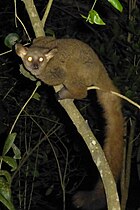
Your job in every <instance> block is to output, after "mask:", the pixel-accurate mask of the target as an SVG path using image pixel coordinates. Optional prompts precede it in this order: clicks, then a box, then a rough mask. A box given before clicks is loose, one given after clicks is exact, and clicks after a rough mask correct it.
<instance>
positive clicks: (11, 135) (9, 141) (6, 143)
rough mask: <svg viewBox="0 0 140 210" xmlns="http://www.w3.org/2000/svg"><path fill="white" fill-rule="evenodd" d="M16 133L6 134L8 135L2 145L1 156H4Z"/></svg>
mask: <svg viewBox="0 0 140 210" xmlns="http://www.w3.org/2000/svg"><path fill="white" fill-rule="evenodd" d="M16 135H17V134H16V133H11V134H9V135H8V137H7V139H6V141H5V144H4V147H3V152H2V156H5V155H6V153H7V152H8V151H9V150H10V148H11V147H12V145H13V142H14V140H15V138H16Z"/></svg>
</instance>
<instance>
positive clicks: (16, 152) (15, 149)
mask: <svg viewBox="0 0 140 210" xmlns="http://www.w3.org/2000/svg"><path fill="white" fill-rule="evenodd" d="M12 149H13V152H14V157H13V158H14V159H16V160H17V159H18V160H19V159H21V152H20V150H19V148H18V147H17V146H16V145H15V144H13V145H12Z"/></svg>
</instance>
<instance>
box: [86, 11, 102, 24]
mask: <svg viewBox="0 0 140 210" xmlns="http://www.w3.org/2000/svg"><path fill="white" fill-rule="evenodd" d="M87 20H89V22H90V23H91V24H94V23H95V24H97V25H105V23H104V21H103V20H102V19H101V18H100V16H99V14H98V13H97V12H96V11H95V10H90V11H89V15H88V19H87Z"/></svg>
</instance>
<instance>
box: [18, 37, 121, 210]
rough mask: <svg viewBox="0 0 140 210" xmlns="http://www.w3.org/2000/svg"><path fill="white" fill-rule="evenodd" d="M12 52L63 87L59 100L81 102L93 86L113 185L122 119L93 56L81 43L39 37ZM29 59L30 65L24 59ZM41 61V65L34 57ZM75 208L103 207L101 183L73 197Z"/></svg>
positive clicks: (45, 78)
mask: <svg viewBox="0 0 140 210" xmlns="http://www.w3.org/2000/svg"><path fill="white" fill-rule="evenodd" d="M16 52H17V54H18V55H19V56H20V57H21V58H22V60H23V63H24V65H25V67H26V68H27V69H28V70H29V71H30V72H31V73H32V74H33V75H35V76H36V77H37V78H39V79H40V80H42V81H43V82H44V83H46V84H48V85H60V84H63V86H64V87H63V88H62V89H61V90H60V91H59V92H58V96H59V99H64V98H73V99H81V98H84V97H86V96H87V87H89V86H92V85H96V86H98V87H100V88H101V89H102V90H104V91H99V90H98V91H97V97H98V101H99V103H100V104H101V106H102V107H103V109H104V117H105V119H106V138H105V144H104V152H105V155H106V158H107V160H108V162H109V165H110V168H111V170H112V173H113V175H114V178H115V180H116V181H117V180H118V178H119V176H120V172H121V167H122V157H123V116H122V112H121V102H120V99H119V98H118V97H117V96H115V95H113V94H111V93H109V92H106V91H110V90H112V91H117V92H118V90H117V89H116V87H115V86H114V85H113V83H112V81H111V79H110V78H109V76H108V74H107V72H106V70H105V68H104V66H103V64H102V63H101V61H100V60H99V58H98V56H97V55H96V54H95V52H94V51H93V50H92V49H91V48H90V47H89V46H88V45H87V44H85V43H83V42H81V41H78V40H75V39H53V38H47V37H40V38H38V39H35V41H34V42H33V45H32V46H31V47H30V48H29V49H27V48H24V47H23V46H22V45H20V44H17V45H16ZM29 56H31V57H32V58H33V61H32V62H28V61H27V58H28V57H29ZM41 56H42V57H43V60H44V61H43V62H42V63H40V62H39V61H38V57H41ZM73 202H74V204H75V206H76V207H82V208H84V209H88V210H93V209H94V210H96V209H101V208H103V207H104V206H105V194H104V189H103V185H102V183H101V180H99V182H98V183H97V185H96V187H95V189H94V191H91V192H84V191H82V192H78V193H76V194H75V195H74V197H73Z"/></svg>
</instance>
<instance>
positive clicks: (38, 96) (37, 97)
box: [33, 93, 41, 101]
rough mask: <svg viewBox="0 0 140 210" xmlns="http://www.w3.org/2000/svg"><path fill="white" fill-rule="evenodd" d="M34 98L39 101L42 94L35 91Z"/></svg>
mask: <svg viewBox="0 0 140 210" xmlns="http://www.w3.org/2000/svg"><path fill="white" fill-rule="evenodd" d="M33 98H34V99H35V100H37V101H40V98H41V96H40V94H39V93H35V94H34V95H33Z"/></svg>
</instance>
